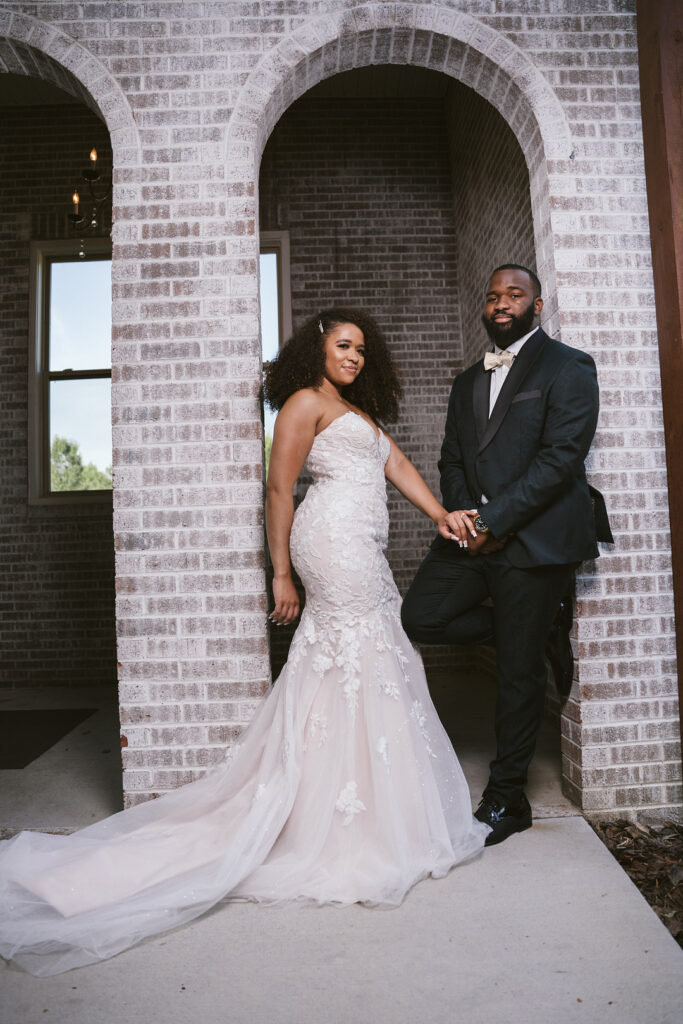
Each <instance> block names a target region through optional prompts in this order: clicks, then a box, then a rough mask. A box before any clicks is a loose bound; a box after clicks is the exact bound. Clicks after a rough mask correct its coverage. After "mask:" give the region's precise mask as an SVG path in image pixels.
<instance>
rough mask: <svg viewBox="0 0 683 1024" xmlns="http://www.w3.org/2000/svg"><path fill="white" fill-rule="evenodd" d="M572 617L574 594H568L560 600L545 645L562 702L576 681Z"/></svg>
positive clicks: (565, 700) (564, 701) (546, 654)
mask: <svg viewBox="0 0 683 1024" xmlns="http://www.w3.org/2000/svg"><path fill="white" fill-rule="evenodd" d="M572 617H573V616H572V596H571V594H567V595H566V596H565V597H563V598H562V601H561V602H560V607H559V609H558V611H557V615H556V616H555V621H554V622H553V624H552V626H551V628H550V633H549V635H548V640H547V642H546V645H545V656H546V658H547V659H548V661H549V662H550V667H551V669H552V670H553V678H554V679H555V686H556V687H557V692H558V694H559V695H560V700H561V702H562V704H565V703H566V702H567V698H568V697H569V693H570V691H571V688H572V683H573V682H574V653H573V651H572V645H571V643H570V640H569V630H570V629H571V628H572Z"/></svg>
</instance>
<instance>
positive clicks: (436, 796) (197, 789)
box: [0, 310, 489, 975]
mask: <svg viewBox="0 0 683 1024" xmlns="http://www.w3.org/2000/svg"><path fill="white" fill-rule="evenodd" d="M398 394H399V385H398V381H397V378H396V376H395V373H394V370H393V367H392V365H391V360H390V357H389V354H388V351H387V349H386V345H385V343H384V340H383V338H382V336H381V334H380V332H379V330H378V328H377V326H376V324H375V323H374V322H373V321H372V320H371V319H370V317H368V316H366V315H364V314H358V313H352V312H350V311H344V310H328V311H326V312H323V313H321V314H320V315H319V316H316V317H314V318H313V319H312V320H310V321H309V322H308V323H306V324H305V325H304V326H303V327H302V328H301V330H300V331H298V332H297V333H296V334H295V335H294V337H293V338H292V339H291V340H290V341H289V342H288V343H287V345H286V346H285V347H284V348H283V350H282V352H281V353H280V355H279V356H278V358H277V359H276V360H274V361H273V363H271V364H270V366H269V368H268V370H267V373H266V398H267V400H268V401H269V404H270V405H271V406H273V408H276V409H280V414H279V416H278V419H277V421H276V425H275V431H274V439H273V447H272V452H271V461H270V471H269V477H268V485H267V492H268V493H267V502H266V526H267V533H268V544H269V547H270V551H271V556H272V561H273V566H274V570H275V577H274V581H273V595H274V601H275V606H274V609H273V611H272V613H271V619H272V620H273V622H275V623H276V624H279V625H282V624H285V623H290V622H292V621H293V620H294V619H295V618H296V617H297V615H298V612H299V600H298V596H297V592H296V590H295V588H294V585H293V583H292V576H291V568H290V553H291V558H292V561H293V563H294V566H295V568H296V570H297V572H298V573H299V576H300V577H301V579H302V581H303V584H304V587H305V589H306V607H305V610H304V612H303V614H302V617H301V622H300V624H299V627H298V629H297V631H296V633H295V636H294V639H293V641H292V645H291V649H290V653H289V658H288V661H287V664H286V665H285V667H284V669H283V671H282V673H281V675H280V677H279V679H278V681H277V683H276V685H275V686H274V688H273V690H272V691H271V693H270V695H269V696H268V698H267V699H266V700H265V701H264V702H263V704H262V706H261V708H260V709H259V711H258V713H257V715H256V716H255V718H254V720H253V722H252V723H251V725H250V726H249V728H248V729H247V730H246V731H245V733H244V734H243V735H242V737H241V738H240V742H239V743H238V744H237V746H235V747H233V748H232V749H231V750H230V752H229V755H228V758H227V759H226V762H225V763H224V764H222V765H220V766H219V767H218V768H216V769H215V770H214V771H212V772H210V773H209V774H207V775H206V776H204V777H203V778H202V779H200V780H198V781H197V782H193V783H190V784H189V785H187V786H184V787H183V788H181V789H178V790H175V791H173V792H170V793H167V794H166V795H164V796H163V797H161V798H160V799H158V800H153V801H149V802H148V803H144V804H139V805H138V806H136V807H132V808H130V809H128V810H125V811H122V812H120V813H119V814H115V815H113V816H112V817H110V818H107V819H106V820H105V821H101V822H99V823H97V824H95V825H91V826H89V827H88V828H85V829H83V830H82V831H80V832H77V833H74V834H72V835H67V836H55V835H44V834H41V833H33V832H22V833H20V834H19V835H18V836H16V837H15V838H14V839H11V840H9V841H7V842H4V843H0V954H1V955H2V956H3V957H5V958H6V959H14V960H15V962H16V963H18V964H19V965H20V966H21V967H23V968H24V969H25V970H27V971H30V972H31V973H33V974H36V975H49V974H57V973H59V972H60V971H65V970H68V969H69V968H72V967H78V966H82V965H84V964H89V963H94V962H96V961H98V960H102V959H105V958H106V957H110V956H113V955H114V954H115V953H118V952H120V951H121V950H123V949H126V948H128V947H129V946H131V945H133V944H134V943H136V942H138V941H140V940H141V939H143V938H145V937H148V936H150V935H155V934H158V933H159V932H162V931H165V930H167V929H169V928H172V927H175V926H177V925H179V924H182V923H183V922H186V921H189V920H191V919H192V918H195V917H197V916H199V915H200V914H202V913H204V912H205V911H206V910H208V909H209V908H210V907H212V906H213V905H215V904H216V903H217V902H219V901H221V900H232V899H250V900H255V901H258V902H261V903H270V904H273V903H280V902H283V901H289V900H306V901H312V902H315V903H319V904H322V903H335V904H348V903H356V902H360V903H365V904H367V905H370V906H396V905H398V904H399V903H400V902H401V901H402V899H403V898H404V896H405V894H406V893H407V891H408V890H409V889H410V888H411V886H413V885H414V884H415V883H416V882H417V881H419V880H420V879H422V878H425V877H427V876H428V875H432V876H434V877H441V876H443V875H445V874H446V873H447V872H448V871H449V870H450V868H452V867H453V866H454V865H455V864H457V863H459V862H460V861H463V860H465V859H466V858H468V857H471V856H472V855H473V854H475V853H476V852H477V851H479V850H480V849H481V848H482V847H483V845H484V840H485V838H486V835H487V834H488V832H489V829H488V826H486V825H482V824H480V823H479V822H478V821H476V820H475V819H474V818H473V816H472V812H471V805H470V797H469V793H468V789H467V784H466V782H465V779H464V776H463V774H462V770H461V768H460V765H459V764H458V761H457V759H456V756H455V753H454V751H453V748H452V747H451V744H450V742H449V740H448V737H447V735H446V733H445V731H444V729H443V727H442V725H441V723H440V722H439V719H438V717H437V715H436V712H435V710H434V707H433V706H432V703H431V700H430V697H429V693H428V690H427V684H426V680H425V676H424V671H423V667H422V662H421V660H420V657H419V655H418V654H417V652H416V651H415V650H414V649H413V647H412V646H411V644H410V642H409V641H408V639H407V637H406V635H405V633H404V632H403V630H402V628H401V623H400V616H399V609H400V596H399V593H398V591H397V589H396V585H395V583H394V581H393V578H392V575H391V572H390V569H389V566H388V563H387V561H386V559H385V556H384V553H383V550H384V548H385V547H386V544H387V531H388V516H387V507H386V483H385V480H386V479H388V480H390V481H391V482H392V483H393V484H394V485H395V487H397V488H398V490H399V491H400V492H401V493H402V494H404V495H405V497H406V498H408V500H409V501H411V502H412V503H413V504H414V505H415V506H417V508H419V509H420V510H421V511H423V512H424V513H426V515H428V516H429V517H430V518H431V519H432V520H433V522H434V523H435V524H436V526H437V527H438V529H439V532H440V533H441V534H442V536H444V537H449V538H451V539H452V540H453V542H454V543H459V544H461V545H464V544H466V542H467V524H466V521H464V520H463V519H462V518H460V517H459V516H458V515H457V514H449V513H447V512H446V510H445V509H444V508H443V507H442V505H441V504H440V503H439V502H438V501H437V499H436V498H435V497H434V495H433V494H432V493H431V491H430V490H429V488H428V487H427V485H426V483H425V482H424V480H423V479H422V477H421V476H420V475H419V473H418V472H417V470H416V469H415V468H414V467H413V466H412V464H411V463H410V462H409V460H408V459H407V458H406V457H405V456H404V455H403V453H402V452H401V451H400V449H399V448H398V447H397V446H396V444H395V443H394V442H393V441H392V440H391V438H389V437H388V436H387V435H386V434H385V433H384V432H383V431H382V430H381V429H380V428H379V426H378V423H379V421H380V420H381V419H384V418H391V417H393V416H394V415H395V413H396V404H397V397H398ZM304 464H305V465H306V469H307V471H308V472H309V473H310V475H311V476H312V478H313V483H312V485H311V487H310V488H309V490H308V492H307V494H306V497H305V499H304V501H303V502H302V504H301V506H300V507H299V508H298V510H297V512H296V515H294V512H293V500H292V488H293V486H294V483H295V481H296V479H297V477H298V475H299V473H300V471H301V469H302V467H303V466H304Z"/></svg>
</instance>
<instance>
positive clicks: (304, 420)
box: [275, 388, 325, 431]
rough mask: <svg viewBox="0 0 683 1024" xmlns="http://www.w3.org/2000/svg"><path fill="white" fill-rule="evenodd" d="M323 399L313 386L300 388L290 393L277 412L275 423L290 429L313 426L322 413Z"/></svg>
mask: <svg viewBox="0 0 683 1024" xmlns="http://www.w3.org/2000/svg"><path fill="white" fill-rule="evenodd" d="M324 405H325V403H324V400H323V399H321V397H320V395H319V394H318V392H317V391H314V390H313V388H301V390H300V391H295V392H294V394H293V395H290V396H289V398H288V399H287V401H286V402H285V403H284V405H283V406H282V408H281V409H280V412H279V413H278V417H277V420H276V421H275V425H276V427H277V424H278V423H280V422H281V426H285V425H287V426H288V427H289V428H290V429H294V430H304V431H306V430H307V429H311V430H313V431H315V428H316V426H317V424H318V421H319V420H320V417H321V416H322V414H323V409H324Z"/></svg>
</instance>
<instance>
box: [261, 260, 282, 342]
mask: <svg viewBox="0 0 683 1024" xmlns="http://www.w3.org/2000/svg"><path fill="white" fill-rule="evenodd" d="M260 269H261V344H262V347H263V361H264V362H267V361H268V360H269V359H273V358H274V357H275V356H276V355H277V351H278V348H279V342H280V315H279V302H278V288H277V253H274V252H262V253H261V260H260Z"/></svg>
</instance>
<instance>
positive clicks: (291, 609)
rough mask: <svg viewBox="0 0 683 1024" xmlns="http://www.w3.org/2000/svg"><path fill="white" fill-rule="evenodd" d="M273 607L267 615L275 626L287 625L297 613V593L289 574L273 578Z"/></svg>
mask: <svg viewBox="0 0 683 1024" xmlns="http://www.w3.org/2000/svg"><path fill="white" fill-rule="evenodd" d="M273 598H274V599H275V607H274V608H273V610H272V612H271V613H270V615H269V616H268V618H269V619H270V621H271V622H274V623H275V625H276V626H289V625H290V623H292V622H294V620H295V618H296V617H297V615H298V614H299V595H298V594H297V592H296V587H295V586H294V583H293V581H292V577H291V576H276V577H275V579H274V580H273Z"/></svg>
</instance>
